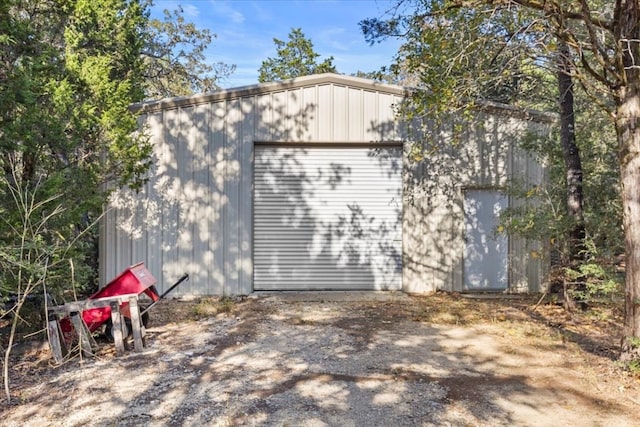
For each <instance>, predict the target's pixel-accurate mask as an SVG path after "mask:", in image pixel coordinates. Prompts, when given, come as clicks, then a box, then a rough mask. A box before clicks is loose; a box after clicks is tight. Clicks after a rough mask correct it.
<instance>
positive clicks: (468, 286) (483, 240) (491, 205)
mask: <svg viewBox="0 0 640 427" xmlns="http://www.w3.org/2000/svg"><path fill="white" fill-rule="evenodd" d="M506 207H507V198H506V197H505V196H504V195H503V194H502V193H500V192H498V191H493V190H467V191H466V192H465V196H464V219H465V236H464V237H465V251H464V290H466V291H503V290H505V289H507V287H508V286H509V279H508V260H507V255H508V240H507V238H506V236H505V235H504V234H499V233H497V232H496V227H497V226H498V217H499V215H500V212H501V211H502V210H503V209H505V208H506Z"/></svg>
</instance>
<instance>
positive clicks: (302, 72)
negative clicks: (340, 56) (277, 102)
mask: <svg viewBox="0 0 640 427" xmlns="http://www.w3.org/2000/svg"><path fill="white" fill-rule="evenodd" d="M273 42H274V43H275V45H276V53H277V56H276V57H275V58H267V59H266V60H264V61H262V65H261V66H260V68H259V69H258V71H259V72H260V74H259V76H258V81H259V82H260V83H265V82H270V81H279V80H286V79H292V78H295V77H300V76H308V75H311V74H320V73H335V72H336V67H335V66H334V65H333V56H330V57H328V58H326V59H325V60H324V61H322V62H320V63H318V62H317V59H318V58H319V57H320V54H318V53H316V52H315V51H314V50H313V43H312V42H311V40H310V39H308V38H306V37H305V35H304V33H303V32H302V29H300V28H293V29H292V30H291V32H290V33H289V41H288V42H285V41H282V40H279V39H277V38H274V39H273Z"/></svg>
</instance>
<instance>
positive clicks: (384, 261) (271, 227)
mask: <svg viewBox="0 0 640 427" xmlns="http://www.w3.org/2000/svg"><path fill="white" fill-rule="evenodd" d="M401 155H402V150H401V148H399V147H387V148H363V147H346V148H344V147H303V146H297V147H291V146H289V147H282V146H280V147H278V146H272V145H257V146H256V147H255V162H254V164H255V171H254V214H253V230H254V242H253V246H254V247H253V253H254V279H253V280H254V282H253V283H254V289H255V290H343V289H349V290H356V289H360V290H390V289H393V290H398V289H401V287H402V283H401V276H402V261H401V259H402V180H401V177H402V157H401Z"/></svg>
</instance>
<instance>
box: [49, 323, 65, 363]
mask: <svg viewBox="0 0 640 427" xmlns="http://www.w3.org/2000/svg"><path fill="white" fill-rule="evenodd" d="M50 319H51V320H49V322H47V332H48V336H49V347H50V348H51V353H53V360H55V361H56V363H62V361H63V360H64V354H63V350H62V349H63V344H62V341H61V336H60V335H61V334H60V325H59V324H58V319H57V317H56V316H55V315H53V316H51V317H50ZM65 350H66V348H65Z"/></svg>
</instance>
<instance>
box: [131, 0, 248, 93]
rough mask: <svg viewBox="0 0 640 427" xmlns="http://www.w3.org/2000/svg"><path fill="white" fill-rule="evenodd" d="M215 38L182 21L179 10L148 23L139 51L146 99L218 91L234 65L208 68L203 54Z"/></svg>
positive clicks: (214, 65)
mask: <svg viewBox="0 0 640 427" xmlns="http://www.w3.org/2000/svg"><path fill="white" fill-rule="evenodd" d="M214 37H216V35H215V34H212V33H211V32H210V31H209V30H206V29H204V30H200V29H198V28H196V26H195V25H194V24H193V23H190V22H187V21H185V19H184V15H183V9H182V7H181V6H178V9H176V10H174V11H172V12H170V11H168V10H165V11H164V17H163V19H162V20H159V19H150V20H149V22H148V27H147V30H146V33H145V38H144V46H143V49H142V53H143V57H142V59H143V61H144V64H145V71H144V77H145V91H146V97H147V98H151V99H153V98H163V97H169V96H184V95H191V94H193V93H197V92H210V91H213V90H216V89H218V82H219V81H220V80H222V79H224V78H226V77H228V76H229V75H230V74H231V73H233V71H234V70H235V65H227V64H224V63H222V62H217V63H214V64H210V63H209V62H208V61H207V58H206V57H205V54H204V52H205V50H206V48H207V46H208V45H209V44H210V43H211V40H212V38H214Z"/></svg>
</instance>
